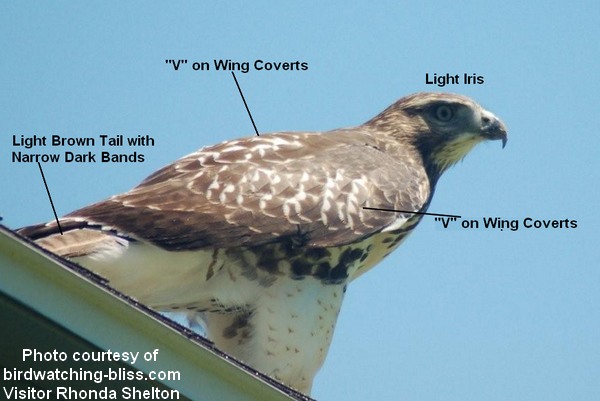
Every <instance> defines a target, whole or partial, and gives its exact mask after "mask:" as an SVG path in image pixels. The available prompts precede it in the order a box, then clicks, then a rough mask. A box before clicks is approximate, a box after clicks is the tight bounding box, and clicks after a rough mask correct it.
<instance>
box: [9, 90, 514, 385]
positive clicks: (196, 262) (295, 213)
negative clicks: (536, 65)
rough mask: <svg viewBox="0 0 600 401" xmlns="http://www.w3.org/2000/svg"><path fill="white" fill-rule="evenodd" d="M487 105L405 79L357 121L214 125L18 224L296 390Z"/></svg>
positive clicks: (488, 120) (477, 127) (489, 126)
mask: <svg viewBox="0 0 600 401" xmlns="http://www.w3.org/2000/svg"><path fill="white" fill-rule="evenodd" d="M506 138H507V135H506V129H505V127H504V125H503V124H502V122H500V120H498V119H497V118H496V117H495V116H494V115H493V114H491V113H490V112H488V111H485V110H484V109H482V108H481V107H480V106H479V105H477V104H476V103H475V102H473V101H472V100H470V99H468V98H466V97H463V96H458V95H451V94H436V93H419V94H415V95H411V96H407V97H405V98H402V99H400V100H399V101H398V102H396V103H394V104H393V105H392V106H390V107H389V108H387V109H386V110H385V111H383V112H382V113H381V114H379V115H378V116H376V117H375V118H373V119H372V120H370V121H368V122H367V123H365V124H363V125H361V126H358V127H355V128H347V129H338V130H333V131H330V132H322V133H308V132H284V133H275V134H270V135H262V136H260V137H251V138H244V139H239V140H233V141H227V142H223V143H221V144H218V145H214V146H209V147H205V148H202V149H200V150H199V151H197V152H195V153H192V154H190V155H188V156H186V157H184V158H182V159H180V160H178V161H176V162H174V163H173V164H171V165H169V166H167V167H165V168H163V169H161V170H159V171H157V172H155V173H154V174H152V175H151V176H149V177H148V178H146V180H144V181H143V182H142V183H141V184H140V185H138V186H137V187H135V188H133V189H132V190H130V191H129V192H126V193H123V194H120V195H116V196H113V197H111V198H109V199H107V200H104V201H101V202H98V203H95V204H93V205H90V206H87V207H84V208H82V209H79V210H77V211H75V212H73V213H70V214H68V215H67V216H65V217H63V218H62V219H61V225H62V229H63V231H64V235H60V234H59V233H58V227H57V225H56V223H55V222H50V223H48V224H43V225H37V226H31V227H26V228H23V229H22V230H20V232H21V234H23V235H26V236H29V237H31V238H32V239H34V240H35V241H36V242H37V243H39V244H40V245H41V246H43V247H46V248H48V249H49V250H51V251H54V252H56V253H57V254H59V255H62V256H65V257H69V258H72V259H73V260H75V261H77V262H78V263H81V264H82V265H84V266H86V267H88V268H90V269H92V270H94V271H96V272H97V273H99V274H101V275H103V276H105V277H106V278H107V279H108V280H109V281H110V283H111V284H112V285H113V286H114V287H115V288H117V289H119V290H121V291H123V292H125V293H127V294H129V295H131V296H133V297H135V298H137V299H138V300H140V301H141V302H143V303H145V304H147V305H149V306H151V307H153V308H155V309H157V310H161V311H193V312H196V313H200V314H202V317H203V319H204V320H205V322H206V327H207V333H208V336H209V337H210V338H211V339H212V340H213V341H215V343H216V344H217V346H219V347H221V348H222V349H224V350H225V351H227V352H229V353H231V354H232V355H234V356H236V357H238V358H240V359H242V360H244V361H245V362H247V363H248V364H250V365H251V366H253V367H255V368H257V369H259V370H261V371H263V372H265V373H267V374H270V375H272V376H273V377H276V378H278V379H280V380H282V381H283V382H285V383H286V384H289V385H290V386H293V387H296V388H297V389H299V390H301V391H305V392H308V391H310V387H311V385H312V380H313V377H314V375H315V373H316V372H317V370H318V369H319V367H320V366H321V364H322V362H323V360H324V358H325V354H326V352H327V348H328V346H329V342H330V340H331V336H332V334H333V329H334V326H335V321H336V318H337V314H338V312H339V308H340V305H341V301H342V298H343V293H344V291H345V289H346V285H347V284H348V283H349V282H350V281H351V280H353V279H354V278H356V277H357V276H358V275H360V274H362V273H363V272H364V271H366V270H368V269H369V268H371V267H372V266H373V265H375V264H376V263H378V262H379V261H380V260H381V259H382V258H384V257H385V256H387V255H388V254H389V253H390V252H391V251H392V250H393V249H395V248H396V247H397V246H398V245H399V243H400V242H401V241H402V240H403V239H404V238H405V237H406V235H407V234H409V233H410V232H411V231H412V230H413V229H414V227H415V226H416V224H417V223H418V222H419V221H420V219H421V217H422V216H421V215H416V214H411V213H386V212H381V211H373V210H366V209H364V207H375V208H386V209H397V210H404V211H415V212H424V211H426V210H427V206H428V205H429V203H430V201H431V197H432V195H433V192H434V188H435V184H436V182H437V180H438V178H439V177H440V175H441V174H442V173H443V172H444V171H445V170H446V169H447V168H448V167H449V166H451V165H452V164H454V163H456V162H457V161H458V160H460V159H462V158H463V157H464V156H465V155H466V154H467V153H468V151H469V150H470V149H471V148H472V147H473V146H474V145H475V144H477V143H478V142H480V141H482V140H485V139H502V140H503V143H504V142H506Z"/></svg>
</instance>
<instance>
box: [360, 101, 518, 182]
mask: <svg viewBox="0 0 600 401" xmlns="http://www.w3.org/2000/svg"><path fill="white" fill-rule="evenodd" d="M367 125H374V126H376V128H377V129H384V130H386V131H387V132H388V137H392V138H394V140H400V141H401V142H403V143H406V142H409V143H412V144H413V146H414V147H415V148H416V149H417V150H418V151H419V153H420V154H421V156H422V157H423V161H424V162H425V164H426V165H428V166H429V168H430V169H432V170H433V171H435V173H436V174H437V175H439V174H441V173H443V172H444V171H445V170H446V169H447V168H448V167H450V166H452V165H453V164H455V163H456V162H458V161H459V160H461V159H462V158H463V157H465V156H466V155H467V153H469V151H470V150H471V149H472V148H473V147H474V146H475V145H476V144H478V143H479V142H482V141H483V140H495V139H501V140H502V147H504V146H505V145H506V141H507V139H508V136H507V131H506V127H505V126H504V124H503V123H502V121H500V119H498V117H496V116H495V115H494V114H492V113H490V112H489V111H487V110H485V109H483V108H482V107H481V106H480V105H479V104H477V103H475V102H474V101H473V100H471V99H469V98H468V97H465V96H460V95H454V94H447V93H416V94H413V95H410V96H406V97H404V98H402V99H400V100H398V101H397V102H396V103H394V104H393V105H391V106H390V107H388V108H387V109H386V110H384V111H383V112H382V113H381V114H380V115H378V116H377V117H375V118H374V119H372V120H371V121H369V122H367Z"/></svg>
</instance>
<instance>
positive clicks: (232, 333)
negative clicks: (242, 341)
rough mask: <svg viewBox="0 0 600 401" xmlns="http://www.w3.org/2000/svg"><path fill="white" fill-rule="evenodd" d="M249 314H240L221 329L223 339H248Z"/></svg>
mask: <svg viewBox="0 0 600 401" xmlns="http://www.w3.org/2000/svg"><path fill="white" fill-rule="evenodd" d="M251 315H252V313H251V312H248V313H244V314H240V315H238V316H236V318H235V319H233V322H232V323H231V324H230V325H229V326H227V327H225V329H223V337H224V338H228V339H231V338H235V337H238V336H240V337H241V338H249V336H250V332H249V330H250V316H251Z"/></svg>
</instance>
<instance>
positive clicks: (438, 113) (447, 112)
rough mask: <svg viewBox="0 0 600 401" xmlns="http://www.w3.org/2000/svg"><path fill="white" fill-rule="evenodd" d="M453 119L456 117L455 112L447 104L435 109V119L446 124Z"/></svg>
mask: <svg viewBox="0 0 600 401" xmlns="http://www.w3.org/2000/svg"><path fill="white" fill-rule="evenodd" d="M452 117H454V111H453V110H452V107H450V106H448V105H446V104H442V105H440V106H438V107H437V108H436V109H435V118H437V119H438V120H440V121H441V122H444V123H446V122H448V121H450V120H452Z"/></svg>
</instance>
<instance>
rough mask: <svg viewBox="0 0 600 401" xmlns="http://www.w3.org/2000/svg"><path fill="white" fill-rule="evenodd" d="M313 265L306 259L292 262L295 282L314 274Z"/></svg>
mask: <svg viewBox="0 0 600 401" xmlns="http://www.w3.org/2000/svg"><path fill="white" fill-rule="evenodd" d="M312 267H313V264H312V263H311V262H310V261H309V260H306V259H304V258H298V259H296V260H294V261H292V278H293V279H295V280H298V279H303V278H304V277H305V276H307V275H309V274H310V273H311V272H312Z"/></svg>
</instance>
